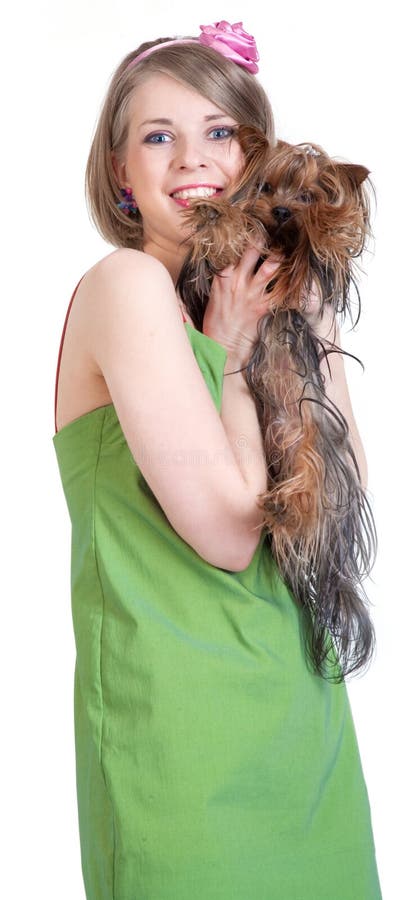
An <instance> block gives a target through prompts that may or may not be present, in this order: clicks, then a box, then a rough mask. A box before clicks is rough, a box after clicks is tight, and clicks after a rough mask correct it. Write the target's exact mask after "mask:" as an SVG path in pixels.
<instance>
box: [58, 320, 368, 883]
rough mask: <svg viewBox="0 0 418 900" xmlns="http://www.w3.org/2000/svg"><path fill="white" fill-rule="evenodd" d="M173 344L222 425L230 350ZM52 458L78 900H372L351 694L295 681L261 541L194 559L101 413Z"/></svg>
mask: <svg viewBox="0 0 418 900" xmlns="http://www.w3.org/2000/svg"><path fill="white" fill-rule="evenodd" d="M67 315H68V314H67ZM186 329H187V334H188V337H189V339H190V342H191V346H192V348H193V352H194V354H195V357H196V360H197V363H198V365H199V367H200V369H201V371H202V373H203V376H204V378H205V381H206V384H207V387H208V389H209V391H210V393H211V396H212V398H213V402H214V404H215V405H216V408H217V410H218V411H220V408H221V399H222V384H223V372H224V365H225V361H226V351H225V350H224V348H223V347H222V346H221V345H220V344H218V343H217V342H215V341H214V340H212V339H211V338H208V337H207V336H205V335H204V334H202V333H200V332H199V331H197V330H196V329H194V328H192V327H191V326H190V325H189V324H188V323H186ZM57 378H58V375H57ZM53 442H54V447H55V451H56V455H57V459H58V465H59V469H60V475H61V479H62V484H63V489H64V493H65V497H66V501H67V505H68V509H69V513H70V517H71V522H72V557H71V593H72V614H73V623H74V632H75V642H76V651H77V658H76V667H75V701H74V711H75V742H76V771H77V797H78V812H79V829H80V842H81V857H82V868H83V877H84V883H85V889H86V896H87V898H88V900H256V898H259V900H378V898H381V892H380V887H379V877H378V872H377V868H376V860H375V849H374V840H373V832H372V824H371V816H370V807H369V800H368V794H367V788H366V785H365V781H364V775H363V771H362V766H361V760H360V756H359V750H358V745H357V740H356V735H355V730H354V726H353V720H352V714H351V709H350V704H349V699H348V696H347V691H346V686H345V684H344V682H343V683H341V684H338V685H336V684H332V683H331V682H329V681H326V680H324V679H323V678H321V677H320V676H318V675H315V674H312V672H311V671H310V670H309V669H308V667H307V665H306V661H305V656H304V651H303V641H302V632H301V628H302V621H301V616H300V611H299V610H298V607H297V605H296V603H295V601H294V599H293V598H292V596H291V594H290V593H289V591H288V590H287V588H286V587H285V585H284V583H283V581H282V580H281V578H280V576H279V574H278V571H277V567H276V565H275V563H274V561H273V559H272V555H271V552H270V548H269V545H268V542H267V540H266V534H265V533H264V532H263V533H262V535H261V537H260V542H259V545H258V548H257V550H256V552H255V555H254V557H253V559H252V561H251V563H250V565H249V566H248V568H247V569H245V571H242V572H229V571H226V570H224V569H218V568H216V567H214V566H211V565H210V564H209V563H207V562H206V561H205V560H203V559H201V557H200V556H199V555H198V554H197V553H196V552H195V551H194V550H193V549H192V548H191V547H190V546H189V545H188V544H187V543H185V541H183V540H182V538H181V537H180V536H179V535H178V534H177V533H176V532H175V531H174V529H173V528H172V526H171V525H170V523H169V522H168V520H167V518H166V516H165V514H164V512H163V510H162V508H161V506H160V505H159V503H158V502H157V500H156V498H155V496H154V494H153V493H152V491H151V490H150V488H149V486H148V484H147V483H146V481H145V479H144V477H143V476H142V474H141V472H140V470H139V469H138V466H137V465H136V463H135V461H134V459H133V457H132V454H131V452H130V450H129V448H128V445H127V443H126V440H125V437H124V434H123V432H122V429H121V426H120V423H119V420H118V417H117V415H116V411H115V408H114V406H113V405H107V406H103V407H100V408H98V409H94V410H93V411H91V412H88V413H87V414H85V415H83V416H81V417H80V418H78V419H76V420H74V421H73V422H70V424H68V425H66V426H65V427H64V428H62V429H61V430H60V431H59V432H58V433H56V434H55V435H54V437H53ZM179 478H181V465H180V464H179Z"/></svg>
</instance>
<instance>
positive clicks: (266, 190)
mask: <svg viewBox="0 0 418 900" xmlns="http://www.w3.org/2000/svg"><path fill="white" fill-rule="evenodd" d="M260 191H261V193H262V194H272V193H273V188H272V186H271V184H269V183H268V181H264V182H263V184H260Z"/></svg>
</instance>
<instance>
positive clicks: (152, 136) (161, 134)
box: [145, 131, 168, 144]
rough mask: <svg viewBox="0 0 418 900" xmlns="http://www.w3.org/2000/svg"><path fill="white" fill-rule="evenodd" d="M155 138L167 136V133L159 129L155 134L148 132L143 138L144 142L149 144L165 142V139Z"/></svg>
mask: <svg viewBox="0 0 418 900" xmlns="http://www.w3.org/2000/svg"><path fill="white" fill-rule="evenodd" d="M155 138H168V134H164V132H162V131H159V132H158V133H157V134H150V135H148V137H146V138H145V141H146V142H149V143H150V144H166V143H167V142H166V141H159V140H155Z"/></svg>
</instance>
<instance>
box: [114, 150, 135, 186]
mask: <svg viewBox="0 0 418 900" xmlns="http://www.w3.org/2000/svg"><path fill="white" fill-rule="evenodd" d="M111 159H112V169H113V171H114V173H115V178H116V181H117V183H118V185H119V187H121V188H127V187H130V184H129V182H128V180H127V175H126V164H125V162H123V161H120V160H118V158H117V156H116V154H115V153H112V156H111Z"/></svg>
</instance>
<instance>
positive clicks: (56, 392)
mask: <svg viewBox="0 0 418 900" xmlns="http://www.w3.org/2000/svg"><path fill="white" fill-rule="evenodd" d="M83 278H84V275H82V277H81V278H80V281H79V282H78V284H77V285H76V287H75V288H74V291H73V295H72V297H71V300H70V303H69V306H68V309H67V315H66V316H65V321H64V327H63V329H62V335H61V342H60V348H59V351H58V362H57V372H56V375H55V402H54V419H55V434H56V433H57V431H58V429H57V399H58V378H59V373H60V367H61V356H62V348H63V346H64V337H65V332H66V329H67V322H68V317H69V315H70V310H71V307H72V305H73V300H74V297H75V295H76V293H77V290H78V288H79V286H80V284H81V282H82V280H83Z"/></svg>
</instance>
